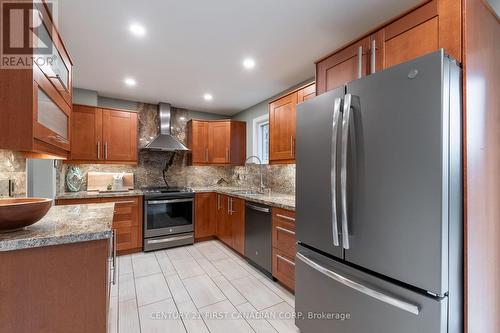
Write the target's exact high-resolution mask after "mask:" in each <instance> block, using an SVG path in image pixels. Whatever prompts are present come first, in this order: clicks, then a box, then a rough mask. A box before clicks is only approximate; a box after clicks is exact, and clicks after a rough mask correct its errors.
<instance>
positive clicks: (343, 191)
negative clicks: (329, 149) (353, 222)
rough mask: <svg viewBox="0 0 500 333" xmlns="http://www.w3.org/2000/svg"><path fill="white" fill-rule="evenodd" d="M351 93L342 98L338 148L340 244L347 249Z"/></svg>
mask: <svg viewBox="0 0 500 333" xmlns="http://www.w3.org/2000/svg"><path fill="white" fill-rule="evenodd" d="M351 99H352V95H351V94H346V95H345V99H344V114H343V116H342V139H341V144H342V146H341V150H340V203H341V206H342V207H341V208H342V209H341V212H342V214H341V215H342V246H343V247H344V249H346V250H348V249H349V225H348V223H347V143H348V139H349V123H350V121H351Z"/></svg>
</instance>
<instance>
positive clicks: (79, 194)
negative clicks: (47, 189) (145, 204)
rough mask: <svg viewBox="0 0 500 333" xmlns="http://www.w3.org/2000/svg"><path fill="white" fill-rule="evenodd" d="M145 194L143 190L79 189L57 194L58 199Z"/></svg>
mask: <svg viewBox="0 0 500 333" xmlns="http://www.w3.org/2000/svg"><path fill="white" fill-rule="evenodd" d="M140 195H143V193H142V191H141V190H129V191H125V192H98V191H78V192H63V193H60V194H58V195H56V200H57V199H86V198H113V197H136V196H140Z"/></svg>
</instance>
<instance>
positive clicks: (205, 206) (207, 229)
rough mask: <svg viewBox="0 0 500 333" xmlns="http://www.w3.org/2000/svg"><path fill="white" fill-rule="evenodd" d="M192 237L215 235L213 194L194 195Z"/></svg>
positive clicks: (214, 199) (214, 202) (214, 200)
mask: <svg viewBox="0 0 500 333" xmlns="http://www.w3.org/2000/svg"><path fill="white" fill-rule="evenodd" d="M194 202H195V219H194V237H195V238H202V237H210V236H214V235H215V229H216V225H215V214H216V195H215V193H196V194H195V199H194Z"/></svg>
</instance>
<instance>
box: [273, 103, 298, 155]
mask: <svg viewBox="0 0 500 333" xmlns="http://www.w3.org/2000/svg"><path fill="white" fill-rule="evenodd" d="M296 104H297V93H293V94H290V95H287V96H285V97H282V98H280V99H279V100H277V101H274V102H272V103H271V104H269V134H270V136H269V160H271V161H280V160H282V161H287V160H288V161H293V159H294V158H295V105H296Z"/></svg>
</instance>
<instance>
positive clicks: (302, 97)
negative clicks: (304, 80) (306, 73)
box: [297, 83, 316, 103]
mask: <svg viewBox="0 0 500 333" xmlns="http://www.w3.org/2000/svg"><path fill="white" fill-rule="evenodd" d="M314 97H316V84H315V83H313V84H310V85H308V86H306V87H304V88H302V89H300V90H299V91H297V103H302V102H304V101H307V100H308V99H311V98H314Z"/></svg>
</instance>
